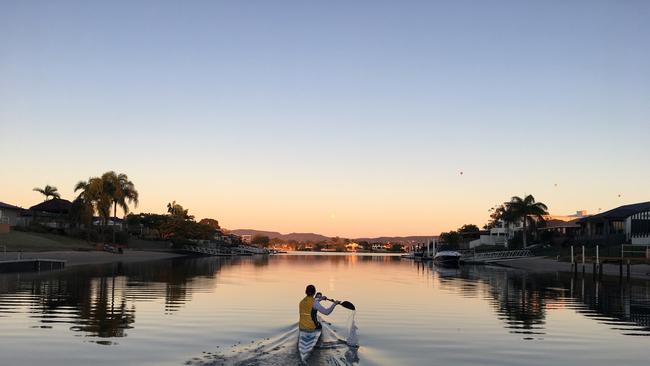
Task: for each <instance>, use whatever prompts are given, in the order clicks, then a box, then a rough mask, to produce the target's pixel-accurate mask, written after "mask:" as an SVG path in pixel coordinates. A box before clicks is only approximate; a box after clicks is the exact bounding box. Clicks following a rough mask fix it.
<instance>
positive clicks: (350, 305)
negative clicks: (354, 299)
mask: <svg viewBox="0 0 650 366" xmlns="http://www.w3.org/2000/svg"><path fill="white" fill-rule="evenodd" d="M340 305H341V306H343V307H344V308H346V309H349V310H357V309H356V308H355V307H354V304H352V303H351V302H349V301H343V302H342V303H341V304H340Z"/></svg>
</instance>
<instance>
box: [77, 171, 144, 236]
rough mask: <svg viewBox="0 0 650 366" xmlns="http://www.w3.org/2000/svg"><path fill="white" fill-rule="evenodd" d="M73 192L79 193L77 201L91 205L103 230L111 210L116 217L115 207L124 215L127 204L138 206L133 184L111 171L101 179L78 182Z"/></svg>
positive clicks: (121, 175)
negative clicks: (118, 207)
mask: <svg viewBox="0 0 650 366" xmlns="http://www.w3.org/2000/svg"><path fill="white" fill-rule="evenodd" d="M74 190H75V192H76V191H81V192H80V193H79V197H78V199H81V200H83V201H85V202H86V203H87V204H89V205H92V207H93V210H94V211H97V213H98V214H99V216H100V217H101V218H102V223H103V226H104V228H105V227H106V226H107V225H108V220H109V218H110V215H111V208H113V216H114V217H117V206H120V207H121V208H122V210H123V211H124V213H125V214H127V213H128V212H129V204H131V203H133V204H134V205H135V206H136V207H137V205H138V197H139V195H138V191H137V190H136V189H135V185H134V184H133V182H131V181H130V180H129V177H128V176H127V175H126V174H116V173H115V172H113V171H109V172H106V173H104V174H102V176H101V177H92V178H89V179H88V181H87V182H85V181H80V182H79V183H77V185H76V186H75V189H74ZM113 243H115V230H113Z"/></svg>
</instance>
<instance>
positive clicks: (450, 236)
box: [440, 230, 463, 247]
mask: <svg viewBox="0 0 650 366" xmlns="http://www.w3.org/2000/svg"><path fill="white" fill-rule="evenodd" d="M462 239H463V238H462V237H461V236H460V234H459V233H458V232H457V231H453V230H452V231H450V232H447V233H441V234H440V240H441V241H442V242H443V243H445V244H446V245H448V246H451V247H456V246H458V244H460V242H461V240H462Z"/></svg>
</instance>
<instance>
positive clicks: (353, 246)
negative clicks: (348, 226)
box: [345, 242, 359, 252]
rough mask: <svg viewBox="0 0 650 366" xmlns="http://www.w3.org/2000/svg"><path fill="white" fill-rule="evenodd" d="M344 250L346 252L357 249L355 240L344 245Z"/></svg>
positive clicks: (357, 245)
mask: <svg viewBox="0 0 650 366" xmlns="http://www.w3.org/2000/svg"><path fill="white" fill-rule="evenodd" d="M345 250H347V251H348V252H356V251H357V250H359V244H358V243H355V242H351V243H348V244H346V245H345Z"/></svg>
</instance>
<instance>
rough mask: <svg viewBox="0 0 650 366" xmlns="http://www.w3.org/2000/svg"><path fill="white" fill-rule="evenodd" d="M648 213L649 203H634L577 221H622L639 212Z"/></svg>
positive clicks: (649, 209)
mask: <svg viewBox="0 0 650 366" xmlns="http://www.w3.org/2000/svg"><path fill="white" fill-rule="evenodd" d="M645 211H650V202H641V203H634V204H631V205H625V206H620V207H617V208H615V209H612V210H609V211H605V212H602V213H599V214H597V215H593V216H589V217H585V218H582V219H580V220H578V222H579V223H582V222H590V221H591V222H593V221H603V220H624V219H626V218H628V217H630V216H632V215H634V214H637V213H639V212H645Z"/></svg>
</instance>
